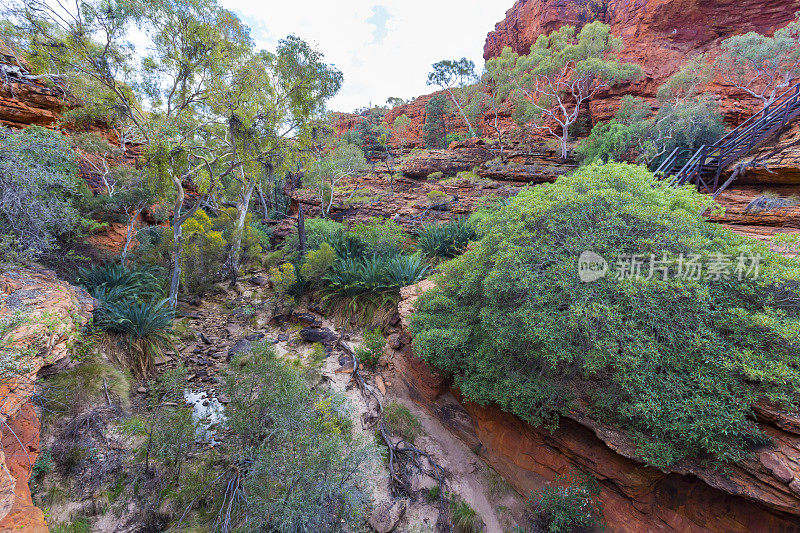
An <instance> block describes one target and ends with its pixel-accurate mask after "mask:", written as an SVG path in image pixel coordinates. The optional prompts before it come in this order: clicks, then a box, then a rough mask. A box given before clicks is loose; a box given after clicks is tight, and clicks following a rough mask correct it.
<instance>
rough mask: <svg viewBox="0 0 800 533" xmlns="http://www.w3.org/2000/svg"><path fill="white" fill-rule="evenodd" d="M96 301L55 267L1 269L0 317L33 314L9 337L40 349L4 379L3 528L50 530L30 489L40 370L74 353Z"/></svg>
mask: <svg viewBox="0 0 800 533" xmlns="http://www.w3.org/2000/svg"><path fill="white" fill-rule="evenodd" d="M93 307H94V300H93V299H92V298H91V297H89V295H88V294H87V293H86V291H84V290H82V289H76V288H75V287H72V286H71V285H69V284H68V283H65V282H63V281H61V280H59V279H58V278H57V277H56V275H55V273H54V272H52V271H49V270H43V269H38V268H35V267H30V268H25V269H19V270H13V271H7V272H3V273H0V317H7V316H10V315H12V314H13V313H15V312H21V313H23V315H24V316H25V317H26V319H27V320H26V321H25V322H23V323H22V324H20V325H19V326H18V327H17V328H15V329H14V330H13V331H11V332H9V333H7V334H6V337H5V339H4V340H9V341H10V342H11V345H12V346H18V347H20V349H21V350H23V349H32V350H33V352H34V353H35V355H33V356H32V357H30V358H29V360H28V361H27V365H26V366H25V368H24V372H21V373H20V374H19V375H17V376H14V377H13V378H12V379H6V380H4V381H3V382H2V383H0V422H1V424H0V443H2V447H1V448H0V533H2V532H5V531H29V532H34V533H38V532H42V531H43V532H46V531H47V525H46V524H45V521H44V515H43V514H42V511H41V510H39V509H37V508H36V507H35V506H34V505H33V503H32V502H31V495H30V491H29V489H28V479H29V478H30V474H31V469H32V468H33V464H34V463H35V462H36V458H37V456H38V455H39V417H38V416H37V414H36V411H35V410H34V409H33V406H32V404H31V401H30V398H31V395H32V394H33V389H34V383H35V381H36V375H37V373H38V372H39V370H40V369H41V368H42V367H43V366H46V365H51V364H54V363H56V362H58V361H60V360H62V359H64V358H66V357H68V355H69V350H70V346H71V343H72V341H73V339H74V337H75V335H76V334H77V331H78V328H79V327H80V326H81V324H83V323H84V322H85V321H87V320H88V319H89V318H90V317H91V312H92V310H93Z"/></svg>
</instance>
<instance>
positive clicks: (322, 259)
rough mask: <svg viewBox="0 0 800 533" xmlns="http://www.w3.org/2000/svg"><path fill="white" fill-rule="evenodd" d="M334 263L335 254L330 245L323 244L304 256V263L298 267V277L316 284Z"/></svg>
mask: <svg viewBox="0 0 800 533" xmlns="http://www.w3.org/2000/svg"><path fill="white" fill-rule="evenodd" d="M334 261H336V252H334V251H333V248H331V245H330V244H328V243H327V242H323V243H322V244H321V245H320V247H319V248H318V249H316V250H313V251H311V252H308V253H307V254H306V261H305V263H303V266H301V267H300V277H302V278H303V279H304V280H306V281H308V282H311V283H316V282H318V281H320V279H322V276H324V275H325V273H326V272H328V270H329V269H330V268H331V266H333V263H334Z"/></svg>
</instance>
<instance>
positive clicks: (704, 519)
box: [391, 280, 800, 533]
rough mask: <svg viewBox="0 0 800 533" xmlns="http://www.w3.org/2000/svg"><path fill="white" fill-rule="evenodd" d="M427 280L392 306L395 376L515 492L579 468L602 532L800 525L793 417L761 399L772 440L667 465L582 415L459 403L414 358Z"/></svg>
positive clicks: (701, 532) (797, 432) (741, 532)
mask: <svg viewBox="0 0 800 533" xmlns="http://www.w3.org/2000/svg"><path fill="white" fill-rule="evenodd" d="M432 286H433V283H432V282H431V281H429V280H426V281H424V282H422V283H421V284H419V285H417V286H413V287H406V288H405V289H403V291H402V301H401V302H400V304H399V307H398V308H399V312H400V315H401V317H402V321H403V326H404V328H406V332H405V333H403V334H401V335H399V339H398V341H397V342H395V343H394V346H395V347H396V348H395V349H394V350H393V351H392V355H391V361H392V364H393V365H394V368H395V370H396V372H397V374H398V375H397V379H395V380H394V381H399V382H401V383H402V384H403V385H404V386H406V387H408V389H409V391H410V392H411V396H412V397H414V398H416V399H417V400H418V401H419V403H420V404H421V405H423V406H425V407H426V408H427V409H429V410H430V411H431V413H432V414H433V415H434V416H436V417H437V418H439V419H440V420H441V421H442V423H443V424H444V425H445V426H447V427H449V428H450V429H451V430H452V431H453V432H454V433H455V434H456V435H458V436H459V437H460V438H462V439H463V440H464V441H465V442H467V444H468V445H469V446H470V447H471V448H472V449H474V450H479V452H478V453H479V455H480V456H481V457H482V458H483V459H484V460H485V461H486V462H487V463H489V464H490V465H491V466H492V467H493V468H494V469H495V470H497V471H498V472H499V473H500V474H501V475H502V476H503V477H504V479H506V480H507V481H508V482H509V483H510V484H511V485H512V486H513V487H514V488H515V489H516V490H517V491H519V492H520V493H521V494H523V495H527V494H529V493H530V492H531V491H535V490H539V489H541V488H542V487H543V486H544V485H545V484H546V483H548V482H550V481H552V480H553V479H554V478H555V476H556V475H559V474H565V473H567V472H568V471H570V470H573V469H579V470H581V471H583V472H586V473H589V474H591V475H592V476H594V477H595V478H596V479H597V480H598V482H599V483H600V486H601V494H600V500H601V502H602V504H603V512H604V518H605V522H606V523H607V525H608V530H609V531H613V532H621V533H640V532H643V531H649V532H690V533H710V532H713V533H761V532H763V533H767V532H769V533H775V532H782V533H790V532H800V462H799V461H800V416H798V415H797V414H795V413H787V412H784V411H781V410H779V409H776V408H774V407H773V406H770V405H768V404H762V405H760V406H758V408H757V417H758V420H759V423H760V425H761V427H762V429H763V431H764V432H765V433H766V434H767V435H769V436H770V437H771V438H772V440H773V444H772V445H769V446H765V447H763V448H761V449H759V450H756V451H755V452H753V454H752V455H751V456H750V457H749V458H748V459H747V460H746V461H743V462H742V463H739V464H735V465H727V466H726V467H725V468H713V467H708V466H703V465H699V464H694V463H689V462H686V463H681V464H678V465H675V466H674V467H672V468H671V469H670V470H669V471H666V472H662V471H660V470H657V469H655V468H651V467H647V466H645V465H644V464H642V463H641V462H639V461H638V460H637V459H636V454H635V447H634V446H633V445H632V443H631V442H630V441H629V440H628V439H627V437H626V436H625V435H624V434H623V433H622V432H620V431H618V430H616V429H614V428H611V427H608V426H603V425H601V424H598V423H597V422H595V421H594V420H592V419H591V418H589V417H586V416H583V415H582V414H581V413H577V412H576V413H572V414H571V415H570V416H569V417H565V418H562V419H561V420H560V422H559V427H558V429H557V430H556V431H553V432H551V431H549V430H547V429H544V428H538V427H533V426H531V425H530V424H527V423H526V422H523V421H522V420H520V419H519V418H517V417H515V416H513V415H510V414H508V413H505V412H503V411H501V410H500V409H498V408H497V407H495V406H491V405H489V406H482V405H478V404H474V403H471V402H468V401H465V400H464V399H463V398H461V396H460V394H459V392H458V390H453V389H451V388H450V386H449V384H448V383H447V381H446V380H445V379H443V378H442V377H441V376H439V375H438V374H437V373H436V372H435V371H434V370H433V369H431V368H430V367H428V366H427V365H426V364H425V363H424V362H422V361H420V360H419V359H417V358H416V357H415V356H414V354H413V348H412V345H411V337H410V335H409V334H408V333H407V328H408V318H409V316H410V314H411V313H413V305H414V301H415V300H416V298H417V297H418V295H419V294H421V293H422V292H424V291H425V290H427V289H429V288H430V287H432Z"/></svg>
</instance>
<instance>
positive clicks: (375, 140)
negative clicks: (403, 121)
mask: <svg viewBox="0 0 800 533" xmlns="http://www.w3.org/2000/svg"><path fill="white" fill-rule="evenodd" d="M385 115H386V109H385V108H381V107H373V108H372V109H369V110H367V111H365V112H364V113H363V114H362V116H361V120H360V121H359V122H358V124H357V125H356V131H357V132H358V138H359V139H360V141H361V143H360V144H359V145H358V146H360V147H361V149H362V150H364V152H366V153H367V154H371V153H373V152H378V151H383V149H384V144H385V143H384V142H381V137H382V136H388V135H389V133H390V131H389V129H388V128H387V127H386V126H384V125H383V117H384V116H385Z"/></svg>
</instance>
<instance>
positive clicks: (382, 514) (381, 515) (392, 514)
mask: <svg viewBox="0 0 800 533" xmlns="http://www.w3.org/2000/svg"><path fill="white" fill-rule="evenodd" d="M407 505H408V504H407V503H406V500H394V501H385V502H383V503H381V504H380V505H378V506H377V507H376V508H375V510H374V511H373V512H372V516H370V517H369V525H370V526H372V529H374V530H375V531H377V533H390V532H391V531H394V528H396V527H397V524H398V523H399V522H400V520H401V519H402V518H403V515H404V514H405V513H406V507H407Z"/></svg>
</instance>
